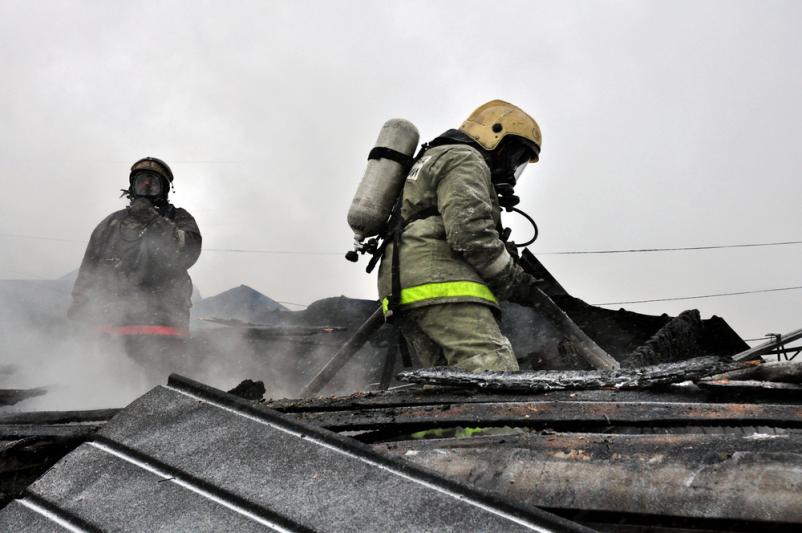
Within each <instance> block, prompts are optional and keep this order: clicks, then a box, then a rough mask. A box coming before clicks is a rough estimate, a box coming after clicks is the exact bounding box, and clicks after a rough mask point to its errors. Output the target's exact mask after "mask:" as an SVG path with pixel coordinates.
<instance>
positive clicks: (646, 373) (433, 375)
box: [398, 356, 759, 391]
mask: <svg viewBox="0 0 802 533" xmlns="http://www.w3.org/2000/svg"><path fill="white" fill-rule="evenodd" d="M755 364H759V363H757V362H749V361H741V362H734V361H732V360H730V359H728V358H720V357H716V356H710V357H697V358H695V359H689V360H687V361H680V362H678V363H666V364H661V365H652V366H644V367H639V368H625V369H618V370H540V371H529V372H478V373H473V372H468V371H465V370H461V369H458V368H454V367H436V368H419V369H416V370H408V371H404V372H401V373H400V374H398V379H399V380H401V381H410V382H414V383H428V384H433V385H450V386H455V385H459V386H469V387H476V388H481V389H498V390H518V391H552V390H575V389H598V388H615V389H619V390H621V389H645V388H650V387H655V386H659V385H666V384H669V383H677V382H680V381H687V380H695V379H699V378H702V377H705V376H710V375H713V374H720V373H722V372H729V371H731V370H736V369H739V368H746V367H748V366H752V365H755Z"/></svg>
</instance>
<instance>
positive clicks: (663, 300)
mask: <svg viewBox="0 0 802 533" xmlns="http://www.w3.org/2000/svg"><path fill="white" fill-rule="evenodd" d="M797 289H802V285H800V286H796V287H780V288H777V289H759V290H755V291H738V292H721V293H717V294H702V295H699V296H681V297H677V298H653V299H650V300H630V301H627V302H604V303H594V304H591V305H621V304H642V303H649V302H674V301H679V300H699V299H701V298H715V297H718V296H740V295H743V294H759V293H765V292H780V291H792V290H797Z"/></svg>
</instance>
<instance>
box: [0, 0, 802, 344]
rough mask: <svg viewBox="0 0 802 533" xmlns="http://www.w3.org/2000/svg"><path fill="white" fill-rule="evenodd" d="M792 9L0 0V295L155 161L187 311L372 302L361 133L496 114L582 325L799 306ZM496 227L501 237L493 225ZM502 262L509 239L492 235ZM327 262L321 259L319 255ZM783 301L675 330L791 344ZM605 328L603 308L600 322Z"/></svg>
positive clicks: (797, 11)
mask: <svg viewBox="0 0 802 533" xmlns="http://www.w3.org/2000/svg"><path fill="white" fill-rule="evenodd" d="M800 20H802V3H800V2H794V1H787V2H782V1H765V0H763V1H759V2H758V1H748V2H747V1H722V2H712V1H708V2H701V1H687V2H686V1H677V0H672V1H665V2H657V1H651V2H646V1H639V2H611V1H607V2H603V1H597V2H578V1H562V2H556V1H555V2H536V1H521V2H516V1H498V0H496V1H493V2H476V1H465V0H462V1H459V2H456V1H453V2H447V1H440V2H434V1H429V2H421V1H418V2H415V1H404V2H395V3H390V2H380V1H374V2H367V1H360V2H357V1H341V0H338V1H332V0H329V1H299V0H293V1H286V2H277V1H259V2H257V1H253V2H245V1H230V0H229V1H226V2H222V1H220V2H199V1H180V2H163V1H160V2H128V1H126V2H123V1H91V2H78V1H63V2H61V1H44V0H43V1H38V2H28V1H9V0H0V73H2V74H1V75H2V83H0V155H2V157H1V158H0V161H2V173H0V180H1V181H0V184H2V194H0V234H2V235H0V245H1V246H2V250H3V259H2V261H0V278H54V277H59V276H61V275H64V274H65V273H67V272H69V271H71V270H73V269H75V268H77V266H78V264H79V262H80V259H81V257H82V254H83V245H82V244H81V243H80V242H61V241H48V240H40V239H30V238H22V237H12V236H10V235H25V236H32V237H47V238H52V239H64V240H67V241H70V240H72V241H85V240H86V239H88V237H89V234H90V233H91V231H92V229H93V228H94V227H95V225H96V224H97V223H98V222H99V221H100V220H101V219H102V218H103V217H105V216H106V215H107V214H108V213H110V212H112V211H114V210H117V209H120V208H122V207H123V206H124V204H125V202H124V200H122V199H119V198H118V196H119V189H120V188H123V187H126V186H127V176H128V169H129V167H130V165H131V163H133V162H134V161H135V160H137V159H138V158H140V157H142V156H146V155H153V156H156V157H160V158H162V159H164V160H165V161H167V162H168V163H169V164H170V165H171V166H172V168H173V171H174V173H175V176H176V180H175V187H176V193H175V195H174V196H173V201H174V203H175V204H176V205H178V206H180V207H184V208H186V209H188V210H189V211H190V212H191V213H192V214H193V215H194V216H195V217H196V219H197V221H198V224H199V226H200V228H201V231H202V233H203V239H204V247H205V248H210V249H214V248H218V249H219V248H227V249H228V248H236V249H258V250H283V251H298V252H316V253H318V254H324V255H275V254H272V255H271V254H256V253H226V252H215V251H211V250H209V251H206V252H205V253H204V254H203V255H202V256H201V258H200V260H199V262H198V264H197V265H196V266H195V267H194V268H193V269H192V270H191V271H190V274H191V275H192V277H193V279H194V281H195V283H196V285H197V286H198V288H199V289H200V291H201V292H202V293H203V294H204V295H207V296H208V295H212V294H215V293H217V292H220V291H222V290H225V289H227V288H230V287H233V286H237V285H239V284H246V285H250V286H252V287H253V288H255V289H257V290H259V291H261V292H263V293H264V294H266V295H268V296H270V297H271V298H274V299H276V300H280V301H288V302H296V303H301V304H305V303H309V302H311V301H313V300H315V299H318V298H321V297H325V296H335V295H340V294H345V295H348V296H353V297H363V298H374V297H375V296H376V294H375V289H374V287H375V274H374V275H373V276H368V275H367V274H365V273H364V270H363V268H364V265H365V261H364V260H363V261H361V262H360V263H359V265H353V264H351V263H348V262H346V261H345V260H344V259H343V257H342V256H343V254H344V253H345V252H346V251H347V250H348V249H349V248H350V246H351V231H350V229H349V228H348V225H347V223H346V212H347V210H348V207H349V204H350V200H351V197H352V195H353V193H354V190H355V188H356V186H357V183H358V181H359V179H360V177H361V174H362V171H363V169H364V167H365V157H366V155H367V152H368V151H369V150H370V148H371V147H372V145H373V142H374V141H375V138H376V135H377V133H378V130H379V128H380V127H381V125H382V123H383V122H384V121H385V120H386V119H388V118H393V117H402V118H406V119H408V120H410V121H412V122H413V123H415V124H416V125H417V127H418V129H419V130H420V132H421V136H422V140H428V139H430V138H432V137H434V136H436V135H437V134H439V133H441V132H442V131H444V130H446V129H448V128H451V127H457V126H458V125H459V124H460V123H461V122H462V120H464V118H465V117H466V116H467V115H468V114H469V113H470V112H471V111H472V110H473V109H474V108H475V107H477V106H478V105H480V104H482V103H484V102H485V101H487V100H490V99H493V98H502V99H505V100H508V101H511V102H513V103H515V104H517V105H519V106H520V107H522V108H523V109H525V110H526V111H527V112H528V113H530V114H531V115H532V116H534V117H535V118H536V119H537V120H538V122H539V123H540V125H541V128H542V130H543V137H544V141H543V150H542V154H541V162H540V163H538V164H537V165H531V166H530V167H529V168H528V169H527V170H526V172H525V174H524V177H523V181H522V183H521V184H520V186H519V188H518V190H519V194H520V195H521V196H522V197H523V202H522V204H521V207H523V208H524V209H525V210H527V211H529V212H530V213H531V214H532V215H533V216H534V217H535V218H536V220H537V221H538V223H539V225H540V229H541V237H540V239H539V240H538V241H537V243H536V244H535V245H533V247H532V251H533V252H534V253H535V254H536V255H538V256H539V257H540V259H541V260H542V261H543V262H544V264H545V265H546V266H547V267H548V268H549V269H550V270H551V272H552V273H553V274H554V276H555V277H556V278H557V279H558V280H559V281H560V282H561V283H562V284H563V285H564V286H565V287H566V288H567V289H568V290H569V292H571V293H572V294H573V295H575V296H577V297H579V298H582V299H584V300H585V301H587V302H589V303H598V302H619V301H628V300H640V299H650V298H667V297H680V296H693V295H702V294H711V293H720V292H732V291H747V290H756V289H771V288H779V287H791V286H799V285H802V273H800V272H799V260H800V255H801V254H802V245H790V246H777V247H765V248H742V249H723V250H711V251H682V252H663V253H639V254H612V255H547V252H558V251H583V250H606V249H631V248H654V247H685V246H707V245H724V244H742V243H760V242H776V241H795V240H802V230H800V225H801V224H800V222H802V209H800V206H799V198H800V192H801V191H802V182H801V180H800V179H799V178H800V170H802V150H800V148H799V145H800V140H802V103H801V100H800V95H802V39H800V36H799V21H800ZM508 220H512V219H508ZM513 228H514V229H515V231H514V232H513V237H516V236H517V237H518V240H519V241H521V240H524V239H526V238H528V231H529V230H528V228H527V227H526V225H525V224H524V223H519V221H517V220H516V221H514V222H513ZM325 254H330V255H325ZM801 298H802V290H797V291H785V292H773V293H766V294H755V295H746V296H730V297H719V298H710V299H701V300H690V301H677V302H663V303H654V304H632V305H627V306H626V307H628V308H630V309H632V310H636V311H641V312H648V313H662V312H667V313H669V314H676V313H678V312H680V311H682V310H683V309H687V308H694V307H695V308H699V309H700V310H701V312H702V315H703V316H704V317H707V316H710V315H712V314H717V315H720V316H723V317H724V318H725V319H727V320H728V321H729V322H730V324H731V325H732V326H733V327H734V328H735V329H736V330H737V331H738V332H739V333H740V334H741V335H742V336H744V337H751V336H760V335H762V334H764V333H766V332H769V331H772V332H773V331H780V332H782V331H789V330H792V329H797V328H799V327H800V326H802V319H800V318H801V317H800V312H799V309H800V305H799V303H800V299H801ZM613 307H617V306H613Z"/></svg>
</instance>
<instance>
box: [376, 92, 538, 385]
mask: <svg viewBox="0 0 802 533" xmlns="http://www.w3.org/2000/svg"><path fill="white" fill-rule="evenodd" d="M540 145H541V134H540V128H539V127H538V125H537V123H536V122H535V120H534V119H532V117H530V116H529V115H527V114H526V113H525V112H524V111H522V110H521V109H520V108H518V107H516V106H514V105H512V104H510V103H507V102H504V101H502V100H493V101H491V102H488V103H486V104H484V105H482V106H481V107H479V108H478V109H477V110H476V111H474V112H473V113H472V114H471V115H470V116H469V117H468V119H467V120H466V121H465V122H463V124H462V126H460V128H459V129H451V130H448V131H446V132H445V133H443V134H442V135H440V136H439V137H437V138H435V139H434V140H432V141H431V142H430V143H428V148H426V149H425V152H423V154H422V155H420V156H419V157H418V159H417V161H416V162H415V164H414V165H413V166H412V169H411V170H410V172H409V175H408V176H407V178H406V181H405V183H404V187H403V192H402V203H401V217H402V222H401V224H400V228H401V229H400V230H398V231H399V235H400V236H399V238H396V239H395V242H397V243H398V245H397V246H396V245H395V243H389V244H388V246H387V250H386V251H385V254H384V256H383V258H382V263H381V266H380V268H379V295H380V297H381V298H382V302H383V305H384V308H385V312H386V313H387V314H389V315H392V316H393V319H394V320H395V323H396V324H397V325H398V327H399V328H400V329H401V332H402V334H403V335H404V338H405V339H406V341H407V342H408V343H409V345H411V346H412V348H413V349H414V350H415V351H416V352H417V354H418V356H419V358H420V359H421V362H422V363H423V364H426V365H428V366H445V365H450V366H458V367H461V368H463V369H466V370H470V371H475V372H478V371H484V370H510V371H512V370H518V363H517V361H516V358H515V355H514V354H513V351H512V346H511V345H510V342H509V340H508V339H507V338H506V337H504V335H502V333H501V331H500V330H499V327H498V323H497V321H496V318H497V317H498V314H499V304H498V302H499V300H503V299H506V300H510V301H513V302H520V303H525V302H527V301H529V300H530V294H531V293H532V291H533V290H534V289H535V283H536V282H537V280H536V279H535V278H533V277H532V276H531V275H529V274H527V273H526V272H524V271H523V269H522V268H521V267H520V266H519V265H518V264H517V262H516V260H515V258H514V257H513V256H512V255H511V254H510V253H509V252H508V250H507V247H506V246H505V243H504V241H502V238H501V235H502V228H501V207H512V206H513V205H515V204H517V203H518V201H519V200H518V198H517V197H516V196H515V195H514V194H513V188H514V186H515V183H516V181H517V180H518V178H519V177H520V175H521V172H522V171H523V169H524V167H525V166H526V165H527V164H528V163H533V162H535V161H537V160H538V157H539V154H540ZM396 248H397V249H396ZM394 267H395V268H394ZM394 271H395V274H394Z"/></svg>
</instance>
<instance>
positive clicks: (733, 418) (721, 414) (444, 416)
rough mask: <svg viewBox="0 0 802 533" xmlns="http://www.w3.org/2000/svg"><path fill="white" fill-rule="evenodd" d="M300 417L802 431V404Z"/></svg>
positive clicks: (342, 425) (382, 425) (349, 427)
mask: <svg viewBox="0 0 802 533" xmlns="http://www.w3.org/2000/svg"><path fill="white" fill-rule="evenodd" d="M294 416H296V417H298V418H299V419H301V420H304V421H306V422H309V423H312V424H315V425H319V426H323V427H326V428H328V429H331V430H334V431H355V430H387V429H399V430H401V429H406V430H407V431H410V430H411V431H415V430H418V429H424V428H427V427H451V426H472V427H474V426H518V427H521V426H524V427H552V428H554V427H558V428H561V429H564V430H569V429H572V430H574V431H577V430H578V431H584V430H587V429H589V428H591V427H597V428H598V427H606V426H612V425H632V426H644V425H648V426H689V425H694V426H722V425H726V426H749V427H753V426H771V427H781V428H802V409H800V406H798V405H767V404H743V403H718V404H714V403H707V404H705V403H652V402H589V401H584V402H577V401H537V402H503V403H468V404H452V405H447V404H446V405H422V406H404V407H389V408H374V409H355V410H343V411H319V412H305V413H295V414H294Z"/></svg>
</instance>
